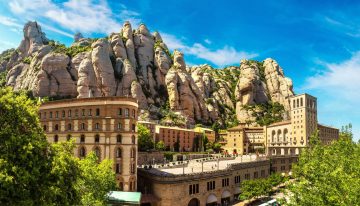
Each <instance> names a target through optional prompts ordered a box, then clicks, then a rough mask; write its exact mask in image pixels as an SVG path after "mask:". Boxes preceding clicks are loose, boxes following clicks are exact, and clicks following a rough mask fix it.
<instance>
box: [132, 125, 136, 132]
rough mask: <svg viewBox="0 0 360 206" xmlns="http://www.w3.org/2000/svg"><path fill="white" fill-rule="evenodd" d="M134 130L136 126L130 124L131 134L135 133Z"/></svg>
mask: <svg viewBox="0 0 360 206" xmlns="http://www.w3.org/2000/svg"><path fill="white" fill-rule="evenodd" d="M135 129H136V125H135V124H132V125H131V131H132V132H135Z"/></svg>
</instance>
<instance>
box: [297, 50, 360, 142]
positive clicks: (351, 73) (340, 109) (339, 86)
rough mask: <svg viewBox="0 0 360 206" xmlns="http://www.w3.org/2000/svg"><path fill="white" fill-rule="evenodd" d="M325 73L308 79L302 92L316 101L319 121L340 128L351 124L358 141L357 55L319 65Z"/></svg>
mask: <svg viewBox="0 0 360 206" xmlns="http://www.w3.org/2000/svg"><path fill="white" fill-rule="evenodd" d="M317 63H318V64H320V66H321V67H325V69H326V70H325V71H323V72H321V71H320V72H319V73H318V74H316V75H314V76H313V77H309V78H307V79H306V81H305V85H303V88H302V90H303V91H308V92H309V91H310V92H311V93H313V94H315V95H316V96H318V97H319V99H318V101H319V104H318V105H319V114H320V116H319V119H320V121H324V122H325V123H327V124H335V125H336V126H337V127H341V126H342V125H345V124H347V123H349V122H351V123H353V125H354V129H353V133H354V137H355V138H356V139H359V138H360V119H359V116H360V110H359V109H358V108H359V105H360V92H359V88H360V51H358V52H356V53H354V54H353V55H352V57H351V58H350V59H347V60H345V61H343V62H340V63H326V62H321V61H318V62H317Z"/></svg>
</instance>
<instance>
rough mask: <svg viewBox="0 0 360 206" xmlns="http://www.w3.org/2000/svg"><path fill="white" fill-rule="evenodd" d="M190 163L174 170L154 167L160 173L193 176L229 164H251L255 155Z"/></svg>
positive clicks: (219, 168) (225, 166)
mask: <svg viewBox="0 0 360 206" xmlns="http://www.w3.org/2000/svg"><path fill="white" fill-rule="evenodd" d="M189 161H190V162H189V163H188V164H187V165H183V166H182V167H181V166H177V167H174V168H158V165H155V168H156V169H157V170H159V171H161V172H164V173H169V174H193V173H201V172H211V171H216V170H224V169H226V168H227V167H228V166H229V165H231V164H237V163H241V162H251V161H256V155H255V154H253V155H243V156H238V157H236V158H235V159H230V160H219V161H218V160H211V161H209V160H208V161H206V162H197V161H196V160H189Z"/></svg>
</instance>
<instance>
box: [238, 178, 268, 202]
mask: <svg viewBox="0 0 360 206" xmlns="http://www.w3.org/2000/svg"><path fill="white" fill-rule="evenodd" d="M270 191H271V185H270V184H269V182H268V181H267V180H266V179H253V180H245V181H243V182H241V195H240V199H242V200H248V199H251V198H257V197H260V196H263V195H268V194H269V193H270Z"/></svg>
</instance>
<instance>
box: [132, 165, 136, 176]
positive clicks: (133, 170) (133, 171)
mask: <svg viewBox="0 0 360 206" xmlns="http://www.w3.org/2000/svg"><path fill="white" fill-rule="evenodd" d="M135 171H136V169H135V163H132V164H131V174H135Z"/></svg>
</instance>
